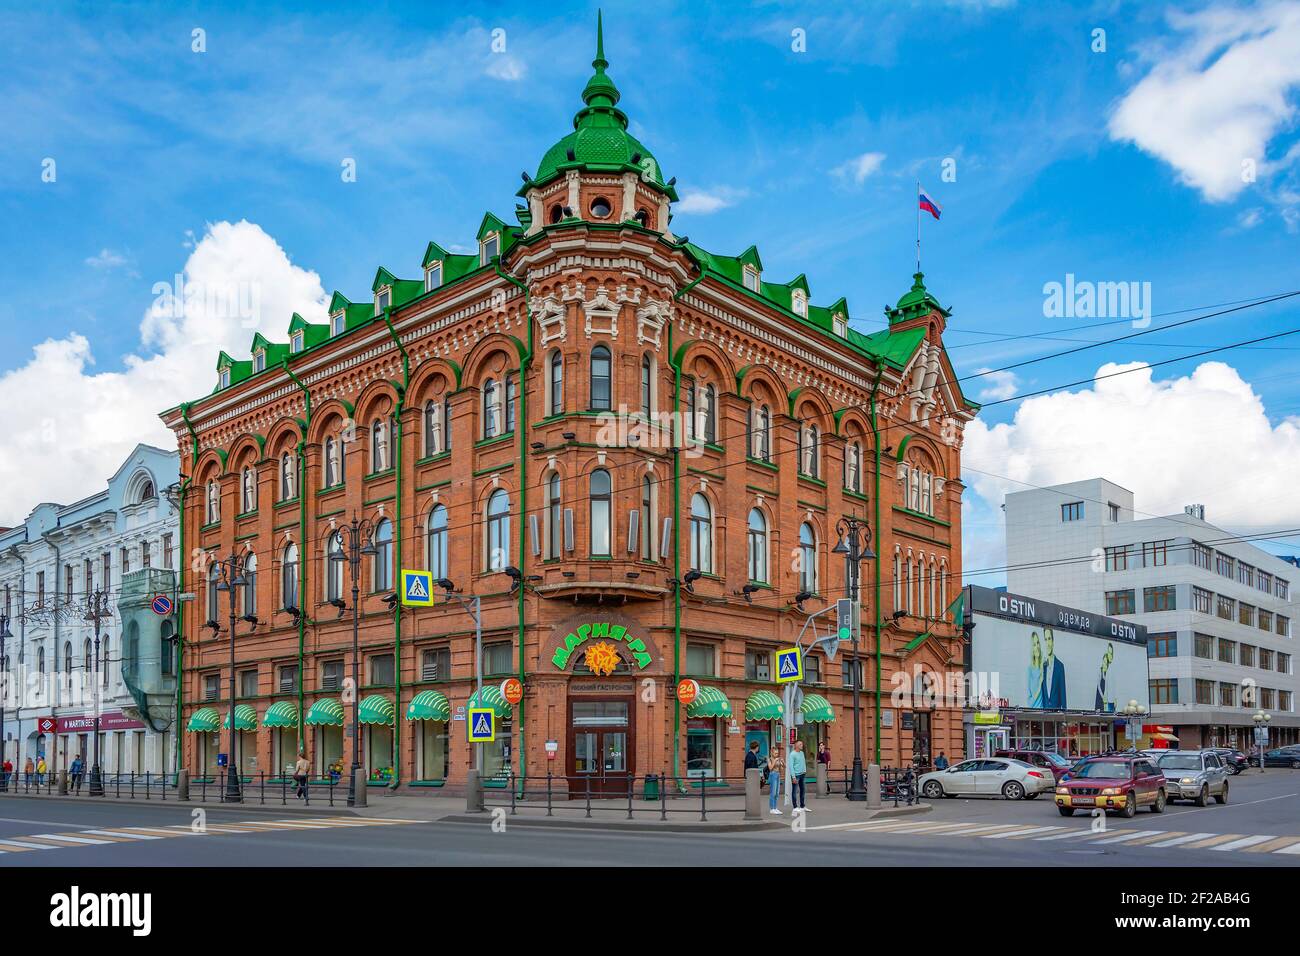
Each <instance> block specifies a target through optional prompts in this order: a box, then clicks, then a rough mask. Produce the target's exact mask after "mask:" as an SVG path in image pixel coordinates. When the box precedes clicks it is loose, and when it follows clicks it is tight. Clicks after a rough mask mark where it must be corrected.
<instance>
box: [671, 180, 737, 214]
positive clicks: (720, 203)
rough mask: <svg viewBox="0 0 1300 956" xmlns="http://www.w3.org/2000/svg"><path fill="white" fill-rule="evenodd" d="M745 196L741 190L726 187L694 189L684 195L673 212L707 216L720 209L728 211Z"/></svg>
mask: <svg viewBox="0 0 1300 956" xmlns="http://www.w3.org/2000/svg"><path fill="white" fill-rule="evenodd" d="M743 195H744V193H743V192H741V191H740V190H735V189H728V188H727V187H725V186H722V187H719V188H717V189H713V190H703V189H693V190H691V191H690V192H683V193H682V198H681V199H679V200H678V201H677V205H676V206H674V207H673V212H675V213H692V212H693V213H695V214H696V215H700V216H707V215H709V214H710V213H715V212H717V211H718V210H719V209H726V208H727V207H728V206H730V205H732V204H733V203H735V201H736V200H737V199H739V198H740V197H741V196H743Z"/></svg>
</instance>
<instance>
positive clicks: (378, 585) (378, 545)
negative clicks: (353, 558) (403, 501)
mask: <svg viewBox="0 0 1300 956" xmlns="http://www.w3.org/2000/svg"><path fill="white" fill-rule="evenodd" d="M372 564H373V567H374V580H373V582H372V583H373V585H374V588H373V589H374V590H375V591H390V590H392V588H393V523H392V522H391V521H389V520H388V519H387V518H383V519H381V520H380V522H379V524H377V525H375V558H374V561H373V562H372Z"/></svg>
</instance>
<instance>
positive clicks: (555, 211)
mask: <svg viewBox="0 0 1300 956" xmlns="http://www.w3.org/2000/svg"><path fill="white" fill-rule="evenodd" d="M563 218H564V207H563V206H561V205H560V204H559V203H556V204H555V205H554V206H552V207H551V225H552V226H553V225H555V224H556V223H557V222H559V221H560V220H561V219H563Z"/></svg>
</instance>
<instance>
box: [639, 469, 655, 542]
mask: <svg viewBox="0 0 1300 956" xmlns="http://www.w3.org/2000/svg"><path fill="white" fill-rule="evenodd" d="M654 500H655V499H654V481H653V479H651V477H650V476H649V475H645V476H643V477H642V478H641V557H642V558H644V559H645V560H647V561H653V560H655V527H654V520H655V507H654Z"/></svg>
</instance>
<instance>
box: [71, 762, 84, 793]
mask: <svg viewBox="0 0 1300 956" xmlns="http://www.w3.org/2000/svg"><path fill="white" fill-rule="evenodd" d="M84 766H85V765H84V764H83V763H82V762H81V754H77V755H76V756H75V757H73V758H72V764H71V765H70V766H69V767H68V774H69V775H70V776H71V777H72V789H73V790H75V791H76V792H77V793H80V792H81V773H82V768H83V767H84Z"/></svg>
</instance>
